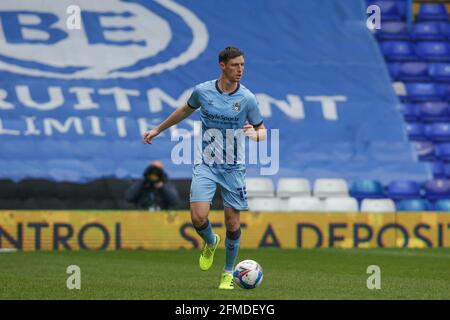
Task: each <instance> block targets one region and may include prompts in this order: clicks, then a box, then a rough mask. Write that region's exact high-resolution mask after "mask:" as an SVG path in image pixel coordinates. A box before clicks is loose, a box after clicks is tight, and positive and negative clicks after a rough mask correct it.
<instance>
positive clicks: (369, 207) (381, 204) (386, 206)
mask: <svg viewBox="0 0 450 320" xmlns="http://www.w3.org/2000/svg"><path fill="white" fill-rule="evenodd" d="M395 211H396V209H395V203H394V201H392V199H364V200H363V201H362V202H361V212H395Z"/></svg>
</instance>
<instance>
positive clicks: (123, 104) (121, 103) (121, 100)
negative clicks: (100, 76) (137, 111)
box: [98, 87, 140, 112]
mask: <svg viewBox="0 0 450 320" xmlns="http://www.w3.org/2000/svg"><path fill="white" fill-rule="evenodd" d="M98 93H100V94H105V95H106V94H112V95H113V96H114V100H115V101H116V106H117V111H126V112H130V111H131V106H130V100H129V99H128V96H134V97H138V96H139V94H140V93H139V91H138V90H129V89H122V88H119V87H114V88H108V89H100V90H98Z"/></svg>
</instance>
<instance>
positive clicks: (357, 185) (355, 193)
mask: <svg viewBox="0 0 450 320" xmlns="http://www.w3.org/2000/svg"><path fill="white" fill-rule="evenodd" d="M350 194H351V196H352V197H353V198H356V199H358V200H362V199H379V198H384V187H383V185H382V184H381V182H380V181H378V180H358V181H355V182H353V184H352V187H351V189H350Z"/></svg>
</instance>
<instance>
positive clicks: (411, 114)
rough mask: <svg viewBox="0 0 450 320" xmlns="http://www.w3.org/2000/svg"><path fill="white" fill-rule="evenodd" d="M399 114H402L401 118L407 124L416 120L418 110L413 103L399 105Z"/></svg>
mask: <svg viewBox="0 0 450 320" xmlns="http://www.w3.org/2000/svg"><path fill="white" fill-rule="evenodd" d="M399 109H400V112H401V113H402V114H403V118H404V119H405V121H407V122H414V121H417V119H418V111H419V108H418V106H417V105H416V104H413V103H400V105H399Z"/></svg>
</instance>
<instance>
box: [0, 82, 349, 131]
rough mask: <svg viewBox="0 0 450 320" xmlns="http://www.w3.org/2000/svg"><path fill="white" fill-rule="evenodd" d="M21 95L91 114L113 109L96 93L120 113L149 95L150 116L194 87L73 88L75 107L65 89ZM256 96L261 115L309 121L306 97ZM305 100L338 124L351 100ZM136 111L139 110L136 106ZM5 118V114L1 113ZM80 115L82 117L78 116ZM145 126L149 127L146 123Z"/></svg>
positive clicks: (26, 101) (24, 101) (6, 106)
mask: <svg viewBox="0 0 450 320" xmlns="http://www.w3.org/2000/svg"><path fill="white" fill-rule="evenodd" d="M15 90H16V92H17V97H18V101H19V102H20V104H21V105H22V106H23V107H26V108H31V109H36V110H39V111H52V110H55V109H57V108H60V107H62V106H64V108H69V107H72V110H73V111H80V110H82V111H88V110H92V109H95V110H98V109H100V108H101V107H103V108H105V107H107V108H110V107H111V106H110V105H109V104H108V105H105V103H104V102H103V105H101V102H102V101H95V100H94V99H93V96H94V94H95V93H97V94H100V95H112V96H113V98H114V104H115V106H112V107H114V108H115V110H116V111H118V112H127V113H129V112H131V111H132V108H133V106H134V104H133V103H131V102H130V97H142V96H146V97H147V99H148V101H147V103H148V107H149V109H148V110H149V111H150V113H159V112H161V111H163V108H164V106H169V107H171V108H174V109H176V108H178V107H181V106H183V105H184V104H186V102H187V100H188V98H189V96H190V94H191V92H192V88H189V89H187V90H185V91H184V92H183V93H182V94H181V95H179V96H178V98H174V97H172V96H171V95H169V94H167V93H166V92H165V91H164V90H162V89H161V88H150V89H147V90H145V91H144V90H142V91H139V90H136V89H128V88H120V87H113V88H98V89H94V88H89V87H70V88H68V89H67V91H68V92H69V93H70V94H74V95H75V100H74V103H73V104H72V106H70V105H65V101H73V98H72V97H70V98H68V99H66V98H65V96H64V91H63V89H62V88H61V87H56V86H55V87H53V86H52V87H47V88H45V89H43V88H39V89H35V90H36V92H42V91H44V92H45V91H46V92H47V93H48V96H49V101H47V102H44V103H38V102H35V101H34V100H33V99H32V97H31V93H30V88H29V87H28V86H26V85H18V86H16V87H15ZM8 95H9V92H8V91H7V90H6V89H0V111H1V110H12V109H14V108H16V107H17V106H16V105H14V104H13V103H11V102H10V101H7V98H8ZM256 97H257V99H258V101H259V109H260V111H261V115H262V116H263V117H265V118H270V117H272V113H273V111H272V107H273V106H275V107H277V108H278V110H279V111H281V112H283V113H284V114H285V115H286V116H288V117H289V118H291V119H305V118H306V115H305V107H304V102H303V101H302V98H301V97H300V96H298V95H294V94H288V95H286V100H280V99H275V98H274V97H271V96H270V95H268V94H265V93H258V94H256ZM304 99H305V101H307V102H319V103H320V105H321V107H322V114H323V117H324V119H325V120H327V121H336V120H338V119H339V114H338V108H337V103H338V102H346V101H347V100H348V99H347V97H346V96H344V95H336V96H326V95H320V96H306V97H305V98H304ZM134 108H136V107H134ZM0 115H1V114H0ZM74 115H78V114H74ZM142 127H146V125H145V124H143V125H142Z"/></svg>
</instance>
